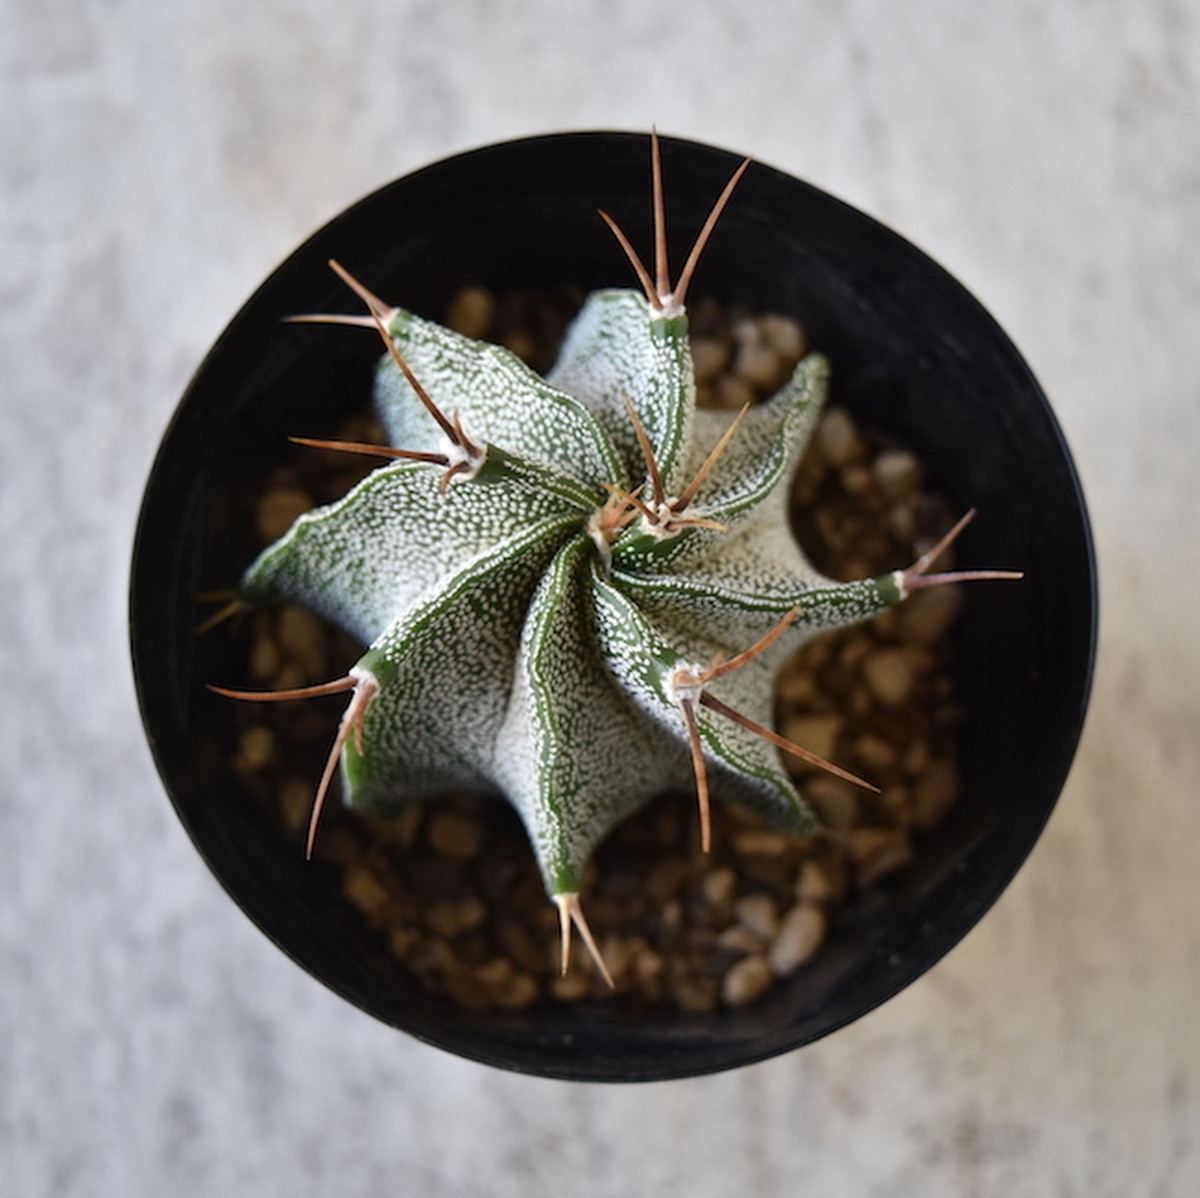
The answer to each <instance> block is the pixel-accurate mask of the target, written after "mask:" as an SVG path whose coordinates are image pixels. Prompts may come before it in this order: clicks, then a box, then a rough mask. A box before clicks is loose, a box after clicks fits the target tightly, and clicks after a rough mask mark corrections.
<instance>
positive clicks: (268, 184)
mask: <svg viewBox="0 0 1200 1198" xmlns="http://www.w3.org/2000/svg"><path fill="white" fill-rule="evenodd" d="M1196 13H1197V8H1196V5H1195V4H1191V3H1187V2H1185V0H1143V2H1142V3H1139V4H1129V3H1124V2H1122V3H1116V2H1105V0H1100V2H1096V3H1091V2H1089V0H1056V2H1055V3H1053V4H1047V3H1044V2H1039V3H1030V2H1027V0H1016V2H1011V3H1006V4H1003V5H1000V4H996V5H989V6H986V7H985V6H984V5H967V4H962V3H956V2H954V0H910V2H909V3H906V4H903V5H899V4H894V3H889V2H885V0H848V2H846V3H841V4H824V5H820V4H816V3H811V2H802V3H796V2H794V0H772V2H767V3H758V4H755V3H752V2H742V3H736V4H735V3H731V2H727V3H703V2H702V0H697V2H696V3H693V4H690V5H688V4H680V3H677V2H675V3H664V2H662V0H636V2H635V0H608V2H607V3H604V4H600V3H584V2H582V0H576V2H571V0H560V2H558V3H552V2H551V0H528V2H526V3H523V4H515V3H503V2H498V0H469V2H457V3H455V2H443V3H434V2H432V0H424V2H422V0H403V2H399V3H393V4H384V3H371V2H369V0H342V2H341V3H338V4H330V3H316V2H314V0H289V2H284V0H252V2H245V0H239V2H236V3H235V2H233V0H213V2H209V3H206V2H204V0H175V2H173V3H170V4H167V3H162V2H152V0H108V2H100V0H94V2H92V3H88V2H87V0H55V2H54V3H45V2H43V0H0V139H2V141H0V167H2V170H3V181H4V188H3V203H2V206H0V247H2V259H0V261H2V266H0V345H2V350H0V362H2V363H3V372H4V373H3V377H4V388H3V403H4V419H3V427H2V429H0V450H2V453H3V460H2V463H0V480H2V481H0V485H2V487H3V490H2V493H0V503H2V508H0V545H2V547H3V552H2V553H0V596H2V597H3V599H2V602H3V605H4V613H5V618H4V620H3V622H2V623H0V652H2V655H3V656H2V660H3V671H4V678H3V687H2V688H0V733H2V735H3V745H4V751H3V753H2V754H0V779H2V781H0V1036H2V1040H0V1176H2V1177H4V1178H6V1179H7V1180H6V1181H5V1182H4V1183H3V1189H4V1192H5V1193H6V1194H12V1195H16V1196H20V1198H26V1196H29V1198H32V1196H39V1198H40V1196H42V1195H56V1196H57V1195H61V1196H64V1198H66V1196H71V1198H77V1196H79V1198H82V1196H92V1195H122V1196H132V1195H163V1194H168V1195H176V1194H178V1195H217V1194H219V1195H227V1194H255V1195H276V1194H278V1195H285V1194H286V1195H288V1196H289V1198H303V1196H305V1195H322V1196H325V1195H331V1194H336V1195H374V1194H380V1195H383V1194H394V1193H406V1194H423V1195H430V1196H432V1198H449V1196H456V1198H457V1196H461V1198H473V1196H476V1195H496V1196H504V1195H510V1194H514V1195H515V1194H522V1195H531V1194H532V1195H540V1194H551V1193H556V1194H572V1195H581V1196H585V1198H590V1196H596V1198H599V1196H602V1195H603V1196H608V1195H612V1196H614V1198H616V1196H618V1195H619V1196H625V1195H643V1194H645V1195H658V1194H664V1195H665V1194H687V1195H689V1196H690V1198H717V1196H723V1195H728V1194H731V1193H734V1192H743V1191H744V1192H747V1193H756V1194H761V1195H783V1194H802V1193H803V1194H824V1195H852V1194H854V1195H858V1194H868V1195H875V1194H878V1195H899V1196H906V1195H914V1196H915V1195H921V1196H922V1198H942V1196H946V1198H950V1196H954V1198H961V1196H965V1195H989V1196H990V1195H997V1196H999V1195H1005V1196H1009V1195H1021V1196H1027V1195H1033V1196H1037V1195H1055V1196H1060V1198H1069V1196H1072V1195H1081V1196H1082V1195H1087V1196H1088V1198H1127V1196H1128V1195H1134V1194H1137V1195H1149V1196H1152V1198H1163V1196H1184V1195H1189V1196H1190V1195H1193V1194H1195V1193H1197V1192H1200V1144H1198V1142H1197V1128H1198V1127H1200V1094H1198V1092H1197V1089H1198V1087H1200V1033H1198V1031H1197V1020H1196V1012H1197V1010H1198V1009H1200V920H1198V919H1197V913H1198V905H1200V904H1198V901H1197V890H1198V887H1197V882H1196V878H1195V873H1196V867H1195V863H1196V858H1197V851H1198V850H1197V845H1198V844H1200V804H1198V803H1197V800H1196V793H1197V784H1198V780H1200V750H1198V748H1197V740H1198V736H1197V731H1198V728H1200V702H1198V700H1197V696H1196V683H1195V679H1196V678H1197V676H1198V672H1200V671H1198V667H1200V652H1198V641H1197V636H1196V634H1195V615H1194V612H1193V610H1192V608H1193V607H1194V604H1195V599H1196V596H1197V593H1198V591H1200V552H1198V550H1197V547H1196V546H1197V538H1196V535H1195V531H1194V523H1195V512H1196V508H1197V501H1198V500H1200V494H1198V484H1197V471H1196V469H1195V456H1196V452H1197V449H1198V448H1200V436H1198V433H1200V403H1198V400H1200V367H1198V365H1197V359H1196V352H1195V331H1196V325H1197V316H1198V313H1200V305H1198V303H1197V300H1198V295H1197V291H1198V287H1200V250H1198V248H1197V245H1198V241H1200V238H1198V234H1200V146H1198V144H1197V136H1198V131H1200V124H1198V120H1197V118H1198V116H1200V111H1198V109H1200V79H1198V77H1197V71H1198V64H1200V26H1198V24H1197V16H1196ZM652 122H654V123H656V124H657V125H658V127H659V128H660V129H661V130H662V131H664V132H667V133H672V134H679V135H683V136H690V137H694V138H698V139H700V140H706V141H711V142H714V143H716V144H718V145H725V146H728V147H730V148H734V149H738V150H742V151H745V152H749V153H752V154H754V155H756V156H757V157H759V158H761V159H762V160H763V161H766V162H768V163H770V164H772V165H775V166H778V167H781V168H783V169H785V170H788V171H791V172H793V173H795V174H798V175H801V176H802V177H805V178H808V179H810V180H811V181H813V182H814V183H816V184H818V185H819V186H822V187H824V188H826V189H827V190H830V191H833V192H834V193H835V194H838V195H840V196H841V197H843V198H844V199H846V200H848V201H850V202H851V203H854V204H856V205H858V206H859V207H862V208H864V209H865V210H866V211H868V212H870V213H871V214H872V215H875V216H877V217H879V218H881V219H882V220H884V221H886V222H887V223H889V224H892V225H893V226H894V227H896V228H898V229H900V230H902V231H903V232H904V233H905V234H906V235H908V236H909V237H910V238H911V239H912V240H914V241H916V242H917V243H918V244H919V245H921V246H923V247H924V248H925V249H927V250H928V251H929V252H930V253H932V254H933V256H934V257H935V258H937V259H938V260H939V261H941V262H942V263H943V265H945V266H946V267H948V268H949V269H950V270H951V271H952V272H953V273H955V274H956V275H958V276H959V277H960V278H961V279H962V280H963V281H964V282H965V283H966V284H967V285H968V286H969V287H970V288H971V289H972V290H973V291H974V292H975V293H976V294H977V295H978V296H979V297H980V298H981V299H982V300H983V302H984V303H985V304H986V305H987V306H988V307H990V308H991V310H992V311H993V312H994V314H995V315H996V316H997V318H998V319H999V320H1000V322H1001V323H1002V324H1003V325H1004V326H1005V327H1006V328H1007V329H1008V331H1009V332H1010V333H1011V334H1012V336H1013V337H1014V339H1015V340H1016V342H1017V344H1018V345H1020V346H1021V348H1022V349H1023V351H1024V352H1025V354H1026V356H1027V357H1028V359H1029V361H1030V362H1031V364H1032V365H1033V367H1034V370H1035V371H1036V373H1037V374H1038V375H1039V377H1040V379H1041V381H1042V382H1043V384H1044V386H1045V387H1046V390H1047V391H1048V393H1049V394H1050V396H1051V398H1052V401H1053V403H1054V405H1055V408H1056V410H1057V412H1058V414H1059V416H1060V418H1061V420H1062V423H1063V425H1064V427H1065V430H1066V433H1067V436H1068V438H1069V440H1070V442H1071V444H1072V446H1073V448H1074V450H1075V452H1076V455H1077V460H1078V464H1079V467H1080V470H1081V473H1082V476H1083V481H1084V484H1085V487H1086V489H1087V493H1088V498H1089V501H1090V503H1091V507H1092V513H1093V518H1094V522H1095V526H1096V530H1097V535H1098V541H1099V551H1100V558H1101V566H1102V569H1103V599H1104V617H1105V623H1104V629H1103V638H1102V660H1101V666H1100V670H1099V675H1098V679H1097V688H1096V693H1095V698H1094V703H1093V707H1092V712H1091V717H1090V722H1089V726H1088V729H1087V732H1086V735H1085V738H1084V743H1083V747H1082V751H1081V754H1080V756H1079V759H1078V761H1077V764H1076V767H1075V770H1074V773H1073V775H1072V777H1071V780H1070V783H1069V785H1068V787H1067V790H1066V793H1065V795H1064V798H1063V801H1062V803H1061V805H1060V807H1059V810H1058V812H1057V814H1056V816H1055V818H1054V819H1053V821H1052V823H1051V825H1050V828H1049V830H1048V831H1047V833H1046V835H1045V837H1044V839H1043V840H1042V842H1041V843H1040V844H1039V847H1038V848H1037V850H1036V851H1035V853H1034V854H1033V856H1032V858H1031V859H1030V861H1029V863H1028V865H1027V867H1026V868H1025V869H1024V871H1023V872H1022V873H1021V874H1020V876H1019V878H1018V879H1017V881H1016V882H1015V884H1014V885H1013V886H1012V888H1011V889H1010V890H1009V891H1008V893H1007V894H1006V895H1005V897H1004V898H1003V899H1002V901H1001V902H1000V903H999V905H998V906H997V907H996V909H995V910H994V911H993V912H992V913H991V914H990V915H989V916H988V917H987V919H986V920H985V921H984V923H983V924H982V925H981V926H980V927H979V928H978V929H977V930H976V931H975V932H974V933H973V934H972V935H971V936H970V937H969V938H968V939H967V940H966V941H965V942H964V943H963V944H962V946H961V947H960V948H958V949H957V950H956V951H955V952H954V953H952V954H951V955H950V957H948V958H947V959H946V960H945V961H944V962H943V963H942V964H941V965H939V966H938V967H937V968H935V969H934V970H933V971H932V972H931V973H930V974H929V975H928V976H927V977H926V978H924V979H923V980H922V981H921V982H920V983H918V984H917V985H915V986H913V987H911V988H910V989H909V990H908V991H906V992H905V993H904V994H903V995H901V996H900V997H899V998H897V999H896V1000H894V1001H893V1002H891V1003H890V1004H888V1005H887V1006H886V1007H885V1008H884V1009H882V1010H880V1011H878V1012H876V1013H875V1014H873V1015H871V1016H869V1017H867V1018H866V1019H864V1020H862V1021H860V1022H859V1023H858V1024H856V1025H854V1026H853V1027H851V1028H849V1029H846V1030H845V1031H843V1032H841V1033H839V1034H837V1035H836V1036H834V1037H832V1038H830V1039H829V1040H827V1041H825V1042H822V1043H820V1044H817V1045H815V1046H812V1047H811V1048H809V1049H806V1050H804V1051H802V1052H800V1053H798V1054H794V1055H792V1056H790V1057H786V1058H783V1059H779V1060H775V1061H773V1062H769V1063H767V1064H764V1065H761V1066H758V1067H755V1068H752V1069H747V1070H743V1071H741V1072H738V1073H734V1074H728V1075H724V1076H719V1077H715V1078H711V1079H705V1080H698V1081H691V1082H678V1083H668V1084H660V1085H653V1086H646V1087H641V1088H625V1089H622V1088H600V1087H590V1086H579V1085H569V1084H565V1083H550V1082H544V1081H538V1080H533V1079H527V1078H522V1077H517V1076H509V1075H506V1074H501V1073H498V1072H494V1071H489V1070H487V1069H485V1068H483V1067H480V1066H476V1065H473V1064H469V1063H467V1062H464V1061H460V1060H457V1059H454V1058H451V1057H449V1056H447V1055H445V1054H441V1053H438V1052H436V1051H434V1050H432V1049H429V1048H426V1047H423V1046H421V1045H419V1044H417V1043H415V1042H412V1041H410V1040H408V1039H407V1038H404V1037H401V1036H398V1035H396V1034H395V1033H392V1032H390V1031H388V1030H387V1029H385V1028H384V1027H382V1026H378V1025H376V1024H375V1023H374V1022H373V1021H371V1020H370V1019H369V1018H367V1017H366V1016H364V1015H361V1014H360V1013H358V1012H357V1011H356V1010H354V1009H353V1008H351V1007H349V1006H347V1005H346V1004H344V1003H343V1002H342V1001H341V1000H339V999H337V998H335V997H334V996H332V995H331V994H329V993H327V992H325V991H324V990H323V989H322V988H320V987H319V986H318V985H316V984H315V983H313V982H312V981H311V980H310V979H309V978H308V977H307V976H306V975H304V974H303V973H301V972H300V970H298V969H297V968H296V967H295V966H293V965H292V964H291V963H289V962H288V961H287V960H286V959H285V958H284V957H283V956H282V955H281V954H280V953H278V952H277V951H276V950H274V949H273V948H272V947H271V946H270V945H269V944H268V943H267V942H266V941H265V940H264V939H263V938H262V937H261V936H260V935H259V933H258V932H256V931H255V930H254V928H253V927H252V926H251V925H250V924H249V922H248V921H247V920H246V919H245V918H244V917H243V916H242V915H241V914H240V912H238V911H237V909H236V908H235V907H234V906H233V905H232V904H231V903H230V902H229V901H228V900H227V899H226V898H225V897H224V895H223V893H222V892H221V891H220V889H219V887H218V886H217V884H216V883H215V881H213V879H212V878H211V877H210V876H209V875H208V873H207V872H206V870H205V868H204V866H203V865H202V864H201V862H200V860H199V859H198V857H197V856H196V855H195V853H194V852H193V850H192V849H191V847H190V844H189V843H188V841H187V840H186V838H185V836H184V834H183V832H182V830H181V829H180V827H179V826H178V825H177V823H176V822H175V820H174V817H173V816H172V814H171V812H170V809H169V807H168V805H167V803H166V801H165V799H164V798H163V796H162V793H161V790H160V788H159V786H158V783H157V780H156V777H155V774H154V770H153V767H152V765H151V762H150V759H149V756H148V753H147V751H146V748H145V746H144V744H143V743H142V739H141V733H140V728H139V724H138V719H137V716H136V712H135V706H134V698H133V691H132V685H131V681H130V677H129V667H128V664H127V652H126V647H125V611H124V606H125V586H126V576H127V568H128V567H127V563H128V555H129V550H130V540H131V534H132V529H133V524H134V519H135V514H136V510H137V505H138V502H139V498H140V492H141V488H142V485H143V481H144V479H145V476H146V473H147V471H148V468H149V465H150V461H151V457H152V455H153V452H154V448H155V445H156V443H157V440H158V438H159V436H160V434H161V431H162V429H163V428H164V426H165V424H166V422H167V420H168V418H169V416H170V414H171V411H172V408H173V406H174V404H175V402H176V400H177V398H178V396H179V394H180V392H181V390H182V388H183V386H184V384H185V382H186V380H187V378H188V376H189V374H190V372H191V371H192V369H194V367H195V365H196V364H197V362H198V361H199V358H200V356H201V355H202V353H203V351H204V350H205V348H206V347H207V346H208V344H209V343H210V342H211V341H212V340H213V339H214V338H215V336H216V335H217V334H218V332H219V331H220V329H221V328H222V326H223V325H224V323H225V322H226V320H227V319H228V318H229V317H230V316H231V315H232V313H233V312H234V311H235V309H236V308H237V307H238V305H240V303H241V302H242V300H243V299H244V298H245V297H246V296H247V295H248V294H249V292H250V291H251V290H252V289H253V288H254V286H255V285H256V284H257V283H258V282H259V281H260V279H261V278H262V277H263V276H264V275H265V274H266V273H267V272H268V271H269V270H270V269H271V268H272V267H273V265H274V264H275V263H276V262H277V261H278V260H279V259H280V258H281V257H282V256H284V255H285V254H286V253H287V252H288V251H289V250H290V249H291V248H292V247H293V246H294V245H295V244H296V243H298V242H299V241H300V240H301V239H302V238H303V237H304V236H305V235H307V233H309V232H310V231H311V230H312V229H313V228H315V227H316V226H317V225H318V224H320V223H322V222H323V221H325V220H326V219H327V218H328V217H330V216H332V215H333V214H334V213H335V212H337V211H338V210H339V209H341V208H343V207H344V206H346V205H347V204H348V203H350V202H352V201H353V200H355V199H357V198H358V197H359V196H361V195H362V194H363V193H365V192H366V191H368V190H370V189H372V188H374V187H376V186H377V185H379V184H381V183H383V182H385V181H386V180H388V179H390V178H393V177H395V176H396V175H399V174H402V173H404V172H405V171H408V170H409V169H411V168H414V167H416V166H419V165H422V164H424V163H426V162H428V161H430V160H432V159H435V158H440V157H443V156H445V155H447V154H449V153H452V152H454V151H457V150H461V149H465V148H469V147H472V146H475V145H478V144H481V143H484V142H488V141H492V140H497V139H501V138H507V137H511V136H515V135H518V134H523V133H533V132H543V131H547V130H552V129H563V128H588V127H626V128H633V129H645V128H646V127H647V126H649V125H650V124H651V123H652ZM735 1187H736V1189H735Z"/></svg>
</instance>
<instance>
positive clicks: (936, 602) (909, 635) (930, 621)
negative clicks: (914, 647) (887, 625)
mask: <svg viewBox="0 0 1200 1198" xmlns="http://www.w3.org/2000/svg"><path fill="white" fill-rule="evenodd" d="M962 602H963V597H962V591H961V590H960V589H959V587H957V586H954V585H950V586H940V587H930V588H929V589H928V590H924V591H918V592H917V593H916V594H915V595H913V596H911V598H908V599H906V600H905V601H904V602H903V603H902V604H901V605H900V606H899V607H898V608H897V609H896V619H897V622H898V624H899V631H900V636H901V637H902V638H903V639H904V640H905V641H909V642H916V643H917V644H920V645H930V644H932V643H933V642H934V641H936V640H938V639H939V638H940V637H941V636H943V635H944V634H945V633H946V632H948V631H949V629H950V625H951V624H953V623H954V619H955V617H956V616H957V615H958V613H959V610H960V609H961V608H962Z"/></svg>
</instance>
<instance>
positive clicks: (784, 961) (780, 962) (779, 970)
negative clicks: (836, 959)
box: [770, 903, 827, 977]
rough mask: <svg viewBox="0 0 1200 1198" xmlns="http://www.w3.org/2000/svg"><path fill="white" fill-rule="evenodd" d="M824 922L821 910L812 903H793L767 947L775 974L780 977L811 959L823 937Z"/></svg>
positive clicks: (825, 920)
mask: <svg viewBox="0 0 1200 1198" xmlns="http://www.w3.org/2000/svg"><path fill="white" fill-rule="evenodd" d="M826 923H827V919H826V915H825V912H824V910H823V909H822V908H821V907H818V906H817V905H816V904H815V903H797V904H796V906H794V907H793V908H792V909H791V910H790V911H789V912H788V913H787V914H786V915H785V916H784V917H783V922H782V923H781V924H780V925H779V932H778V934H777V935H776V937H775V939H774V941H773V942H772V944H771V950H770V962H771V968H772V970H774V972H775V976H776V977H784V976H785V975H786V974H789V973H791V972H792V970H793V969H796V968H798V967H799V966H801V965H803V964H804V963H805V961H809V960H811V959H812V958H813V956H814V955H815V954H816V951H817V949H818V948H820V947H821V943H822V941H823V940H824V939H825V928H826Z"/></svg>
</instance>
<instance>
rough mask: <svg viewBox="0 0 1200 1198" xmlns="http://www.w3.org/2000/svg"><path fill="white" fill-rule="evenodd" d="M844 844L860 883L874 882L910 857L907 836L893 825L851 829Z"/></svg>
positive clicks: (910, 850)
mask: <svg viewBox="0 0 1200 1198" xmlns="http://www.w3.org/2000/svg"><path fill="white" fill-rule="evenodd" d="M847 843H848V846H849V849H850V856H851V857H852V858H853V859H854V863H855V866H856V867H857V870H858V880H859V882H860V883H862V884H863V885H866V884H868V883H870V882H874V881H877V880H878V879H879V878H882V877H884V876H885V875H886V874H890V873H892V872H893V871H894V870H897V869H899V868H900V866H902V865H907V864H908V862H909V861H910V860H911V859H912V846H911V845H910V843H909V840H908V837H907V835H906V834H905V833H904V832H902V831H901V830H899V829H897V828H855V829H854V830H853V831H851V832H850V833H849V836H848V838H847Z"/></svg>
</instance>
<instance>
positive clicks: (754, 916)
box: [734, 894, 779, 940]
mask: <svg viewBox="0 0 1200 1198" xmlns="http://www.w3.org/2000/svg"><path fill="white" fill-rule="evenodd" d="M734 911H735V912H736V913H737V920H738V923H739V924H741V926H742V927H744V928H749V929H750V931H752V932H753V933H754V934H755V935H756V936H761V937H763V939H764V940H765V939H769V938H770V937H772V936H774V935H775V932H776V930H777V929H778V927H779V909H778V907H776V905H775V900H774V899H773V898H771V896H770V895H768V894H748V895H746V897H745V898H744V899H740V900H739V901H738V904H737V906H736V907H735V908H734Z"/></svg>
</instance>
